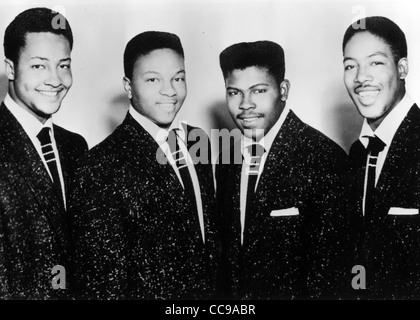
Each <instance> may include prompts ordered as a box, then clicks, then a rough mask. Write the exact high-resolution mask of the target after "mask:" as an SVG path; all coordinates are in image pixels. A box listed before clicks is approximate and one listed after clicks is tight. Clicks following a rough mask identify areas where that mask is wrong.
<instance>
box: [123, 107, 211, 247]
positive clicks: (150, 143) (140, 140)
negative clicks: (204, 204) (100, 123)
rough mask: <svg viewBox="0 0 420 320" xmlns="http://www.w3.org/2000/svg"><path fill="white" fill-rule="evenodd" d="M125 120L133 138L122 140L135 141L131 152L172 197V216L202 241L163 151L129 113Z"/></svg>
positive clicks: (164, 191) (196, 218)
mask: <svg viewBox="0 0 420 320" xmlns="http://www.w3.org/2000/svg"><path fill="white" fill-rule="evenodd" d="M125 121H126V127H125V129H124V130H128V131H129V135H131V136H133V138H131V139H127V138H126V139H124V141H125V142H126V143H128V144H132V143H133V141H136V144H135V147H134V148H133V154H135V155H136V157H138V158H141V159H142V164H141V165H142V166H144V168H145V169H146V171H147V173H148V174H149V176H150V177H152V178H153V179H154V180H155V182H156V184H157V185H160V186H162V188H163V189H162V194H163V195H164V196H165V197H168V198H170V199H173V200H171V201H173V208H174V210H173V211H174V212H177V213H179V214H180V215H176V216H174V218H175V219H179V220H180V221H181V223H183V224H186V226H187V229H188V230H190V232H191V233H192V235H193V238H194V239H195V240H196V241H197V242H199V243H203V241H202V240H201V231H200V228H199V222H198V217H196V216H192V214H191V212H190V211H189V210H188V209H187V207H186V205H185V204H186V201H185V193H184V189H183V187H182V185H181V182H180V181H179V179H178V176H177V175H176V173H175V171H174V170H173V168H172V165H171V164H170V163H169V161H168V160H167V158H166V156H165V154H164V152H163V151H162V149H161V148H160V147H159V145H158V143H157V142H156V141H155V140H154V138H153V137H152V136H151V135H150V134H149V133H148V132H147V131H146V130H145V129H144V128H143V127H142V126H141V125H140V124H139V123H138V122H137V121H135V120H134V119H133V118H132V117H131V115H129V114H128V116H127V118H126V120H125ZM159 159H160V160H163V161H164V163H166V164H162V163H160V162H159ZM177 209H178V210H177Z"/></svg>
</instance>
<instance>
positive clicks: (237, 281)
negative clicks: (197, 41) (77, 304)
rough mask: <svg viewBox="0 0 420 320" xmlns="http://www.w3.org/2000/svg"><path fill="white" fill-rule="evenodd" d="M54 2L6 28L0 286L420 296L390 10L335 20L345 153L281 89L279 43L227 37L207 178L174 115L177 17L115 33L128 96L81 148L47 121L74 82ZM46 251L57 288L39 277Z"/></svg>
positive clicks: (182, 84) (43, 292)
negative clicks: (232, 141) (347, 110)
mask: <svg viewBox="0 0 420 320" xmlns="http://www.w3.org/2000/svg"><path fill="white" fill-rule="evenodd" d="M56 15H57V13H55V12H53V11H51V10H49V9H46V8H35V9H29V10H27V11H25V12H23V13H21V14H19V15H18V16H17V17H16V18H15V20H14V21H13V22H12V23H11V24H10V25H9V26H8V28H7V29H6V32H5V37H4V48H5V56H6V60H5V67H6V68H5V72H6V75H7V77H8V79H9V91H8V94H7V96H6V98H5V100H4V102H3V103H2V105H1V107H0V161H1V167H0V298H3V299H22V298H23V299H55V298H68V297H73V298H84V299H210V298H234V299H311V298H312V299H318V298H371V299H402V298H418V297H420V249H419V245H420V243H419V242H420V221H419V214H418V213H419V212H418V210H419V207H420V182H419V181H418V179H417V178H418V177H419V175H420V172H419V171H420V146H419V143H420V137H419V134H420V130H419V128H418V126H420V110H419V109H418V107H417V106H416V105H415V104H414V102H413V101H412V100H411V99H410V98H409V96H408V95H407V94H406V93H405V82H404V79H405V77H406V76H407V73H408V60H407V45H406V40H405V36H404V33H403V32H402V31H401V30H400V28H399V27H398V26H397V25H396V24H395V23H393V22H392V21H390V20H389V19H387V18H383V17H369V18H366V19H365V25H366V28H364V29H357V28H354V27H353V25H351V26H350V27H349V28H348V29H347V31H346V33H345V36H344V40H343V55H344V70H345V71H344V81H345V85H346V87H347V89H348V92H349V94H350V96H351V98H352V100H353V102H354V103H355V105H356V107H357V109H358V110H359V112H360V114H361V115H362V116H363V117H364V118H365V122H364V124H363V128H362V132H361V135H360V138H359V140H357V141H356V142H355V143H354V144H353V146H352V148H351V150H350V155H349V157H347V155H346V153H345V152H344V151H343V150H342V149H341V148H340V147H339V146H338V145H336V144H335V143H334V142H332V141H331V140H330V139H328V138H327V137H326V136H324V135H323V134H322V133H320V132H318V131H316V130H315V129H313V128H311V127H310V126H308V125H306V124H305V123H303V122H302V121H301V120H300V119H299V118H298V117H297V116H296V115H295V114H294V113H293V111H292V110H290V109H289V107H288V106H287V105H286V100H287V98H288V94H289V89H290V83H289V81H288V80H287V79H285V63H284V52H283V49H282V48H281V46H279V45H278V44H276V43H274V42H270V41H257V42H252V43H238V44H234V45H232V46H230V47H228V48H226V49H225V50H224V51H223V52H222V53H221V54H220V66H221V69H222V73H223V76H224V80H225V86H226V101H227V107H228V109H229V112H230V114H231V116H232V119H233V120H234V122H235V123H236V125H237V127H238V128H239V129H240V130H241V132H242V133H243V135H242V137H241V139H240V148H239V149H238V148H236V147H235V146H234V145H232V146H231V148H230V149H224V150H223V151H222V152H221V154H220V156H219V163H218V164H217V165H216V173H215V175H216V186H215V185H214V178H213V177H214V175H213V168H212V162H211V159H212V155H211V152H210V141H209V139H208V138H207V136H206V135H205V133H204V132H203V131H202V130H201V129H199V128H194V127H191V126H189V125H186V124H183V123H181V124H180V125H179V126H178V125H176V123H175V122H174V119H175V117H176V115H177V113H178V111H179V110H180V108H181V106H182V104H183V102H184V99H185V97H186V94H187V87H186V71H185V66H184V51H183V47H182V45H181V41H180V39H179V38H178V37H177V36H176V35H174V34H171V33H166V32H156V31H148V32H143V33H140V34H138V35H137V36H135V37H134V38H133V39H131V40H130V41H129V43H128V44H127V46H126V48H125V52H124V78H123V84H124V89H125V91H126V92H127V94H128V98H129V100H130V102H131V105H130V108H129V111H128V113H127V115H126V117H125V119H124V121H123V123H122V124H121V125H120V126H118V127H117V129H116V130H115V131H114V132H113V133H112V134H111V135H110V136H109V137H108V138H106V139H105V140H104V141H103V142H101V143H100V144H98V145H97V146H95V147H94V148H92V149H91V150H90V151H88V150H87V149H88V148H87V144H86V142H85V141H84V139H83V138H82V137H80V136H79V135H76V134H74V133H71V132H69V131H66V130H65V129H63V128H61V127H59V126H56V125H53V124H52V121H51V115H52V114H54V113H55V112H57V111H58V109H59V108H60V105H61V102H62V100H63V98H64V97H65V95H66V93H67V91H68V90H69V88H70V87H71V85H72V75H71V68H70V63H71V58H70V54H71V50H72V46H73V36H72V31H71V28H70V25H69V24H68V21H67V20H66V24H65V28H54V27H53V26H52V24H51V22H52V20H53V19H54V17H55V16H56ZM63 19H64V17H63ZM191 137H192V138H191ZM197 140H198V141H197ZM196 143H199V144H200V146H201V148H199V151H198V152H193V150H197V149H196V148H194V145H195V144H196ZM237 150H239V151H240V155H239V159H240V161H234V160H235V159H238V155H237V154H235V153H237ZM226 154H227V157H226ZM203 155H204V157H203ZM223 159H229V160H228V161H224V160H223ZM222 160H223V161H222ZM215 187H216V188H215ZM57 265H60V266H64V267H65V268H66V274H67V278H66V279H67V282H68V283H67V289H66V290H60V289H58V290H57V289H54V288H53V286H52V285H51V279H52V274H51V272H52V269H53V268H54V266H57ZM354 265H361V266H363V267H364V269H365V270H366V274H367V279H366V289H365V290H361V291H362V293H360V291H356V290H353V288H352V287H351V283H352V278H353V277H354V274H352V273H351V271H352V267H353V266H354Z"/></svg>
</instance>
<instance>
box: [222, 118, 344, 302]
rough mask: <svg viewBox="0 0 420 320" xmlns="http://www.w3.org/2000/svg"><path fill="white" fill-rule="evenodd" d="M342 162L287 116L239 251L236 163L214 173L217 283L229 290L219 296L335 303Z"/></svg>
mask: <svg viewBox="0 0 420 320" xmlns="http://www.w3.org/2000/svg"><path fill="white" fill-rule="evenodd" d="M232 150H233V149H232ZM231 152H232V151H231ZM231 158H233V157H231ZM346 160H347V157H346V154H345V152H344V151H343V150H342V149H341V148H340V147H339V146H338V145H336V144H335V143H334V142H333V141H331V140H330V139H328V138H327V137H326V136H324V135H323V134H322V133H320V132H319V131H317V130H315V129H313V128H311V127H309V126H308V125H306V124H305V123H303V122H302V121H301V120H300V119H299V118H298V117H297V116H296V115H295V114H294V113H293V112H292V111H289V114H288V115H287V117H286V119H285V122H284V123H283V125H282V127H281V129H280V130H279V132H278V133H277V136H276V138H275V139H274V141H273V144H272V146H271V149H270V151H269V153H268V155H267V160H266V162H265V166H264V170H263V172H262V175H261V177H260V180H259V182H258V185H257V189H256V191H255V196H254V198H253V204H252V207H251V211H250V214H249V216H247V217H246V218H245V229H244V240H243V245H241V240H240V232H241V226H240V222H239V221H240V196H239V192H240V177H241V164H236V165H219V166H218V167H217V170H216V178H217V201H218V207H219V208H220V209H219V210H220V211H221V212H222V216H223V221H224V222H223V223H222V224H221V225H222V226H225V228H224V229H222V230H223V232H222V234H223V239H224V241H223V243H224V250H223V257H224V259H223V264H222V268H221V270H222V276H221V278H224V279H225V281H222V283H229V284H230V285H229V286H226V285H225V286H222V288H221V289H220V290H221V291H223V292H225V294H227V295H228V296H229V295H230V296H233V298H236V299H318V298H339V297H340V295H341V294H342V293H341V291H343V292H344V286H345V284H344V283H346V284H347V286H348V287H350V282H351V273H350V271H351V267H349V268H348V269H346V268H347V267H348V265H347V260H346V259H343V257H345V256H346V255H349V254H350V253H351V252H352V250H351V248H350V244H349V238H348V224H349V223H348V211H347V204H348V202H347V201H346V198H347V195H346V194H347V193H346V188H345V183H346V179H345V173H346ZM346 270H347V278H346V274H345V272H346Z"/></svg>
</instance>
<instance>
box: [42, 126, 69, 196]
mask: <svg viewBox="0 0 420 320" xmlns="http://www.w3.org/2000/svg"><path fill="white" fill-rule="evenodd" d="M37 138H38V139H39V141H40V142H41V150H42V155H43V157H44V159H45V162H46V163H47V165H48V169H49V171H50V174H51V177H52V181H53V185H54V188H55V189H56V191H57V193H58V194H59V195H60V199H61V201H63V193H62V192H63V191H62V188H61V181H60V175H59V174H58V167H57V161H56V159H55V153H54V149H53V146H52V142H51V137H50V128H49V127H44V128H42V130H41V131H40V132H39V133H38V135H37Z"/></svg>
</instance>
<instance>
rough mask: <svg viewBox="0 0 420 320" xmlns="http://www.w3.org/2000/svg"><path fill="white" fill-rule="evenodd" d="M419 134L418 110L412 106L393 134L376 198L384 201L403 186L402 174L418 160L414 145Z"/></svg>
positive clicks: (419, 112)
mask: <svg viewBox="0 0 420 320" xmlns="http://www.w3.org/2000/svg"><path fill="white" fill-rule="evenodd" d="M419 133H420V110H419V108H418V107H417V105H415V104H414V105H413V106H412V107H411V109H410V111H409V112H408V114H407V116H406V117H405V118H404V120H403V122H402V123H401V125H400V127H399V128H398V130H397V132H396V133H395V136H394V139H393V141H392V144H391V146H390V148H389V150H388V154H387V157H386V160H385V162H384V166H383V168H382V171H381V175H380V176H379V180H378V183H377V187H376V194H377V196H378V197H380V198H382V199H384V198H385V199H386V197H387V195H391V194H392V193H393V192H395V190H397V189H396V188H398V186H399V185H400V184H404V181H401V180H402V179H406V178H407V177H405V176H404V173H405V172H407V170H408V169H409V168H412V167H415V164H413V161H418V160H419V159H418V156H416V155H415V153H416V152H418V151H417V148H416V145H417V144H418V141H419V140H420V137H419Z"/></svg>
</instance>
